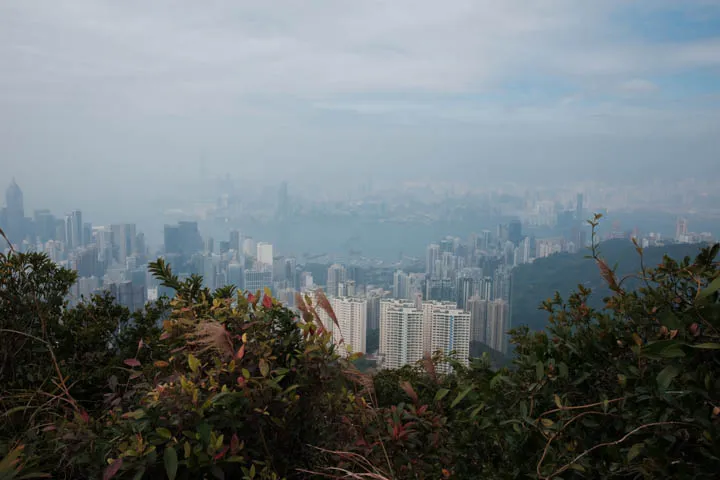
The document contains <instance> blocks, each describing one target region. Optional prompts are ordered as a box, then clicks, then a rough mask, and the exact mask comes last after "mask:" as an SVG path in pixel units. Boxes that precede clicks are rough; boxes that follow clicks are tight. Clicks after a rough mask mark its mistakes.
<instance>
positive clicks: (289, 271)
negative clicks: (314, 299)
mask: <svg viewBox="0 0 720 480" xmlns="http://www.w3.org/2000/svg"><path fill="white" fill-rule="evenodd" d="M297 277H298V275H297V259H296V258H295V257H288V258H286V259H285V280H286V281H287V286H288V288H292V289H296V288H297V287H298V281H297Z"/></svg>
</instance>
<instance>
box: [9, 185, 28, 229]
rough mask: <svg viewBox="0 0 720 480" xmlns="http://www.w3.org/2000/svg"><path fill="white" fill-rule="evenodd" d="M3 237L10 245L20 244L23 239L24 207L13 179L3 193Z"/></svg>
mask: <svg viewBox="0 0 720 480" xmlns="http://www.w3.org/2000/svg"><path fill="white" fill-rule="evenodd" d="M5 220H6V222H7V226H6V227H5V235H7V237H8V239H9V240H10V241H11V242H12V243H20V242H22V241H23V239H24V238H25V234H26V233H27V232H25V205H24V203H23V193H22V190H20V187H19V186H18V184H17V183H15V179H14V178H13V180H12V182H10V186H9V187H8V188H7V190H6V191H5Z"/></svg>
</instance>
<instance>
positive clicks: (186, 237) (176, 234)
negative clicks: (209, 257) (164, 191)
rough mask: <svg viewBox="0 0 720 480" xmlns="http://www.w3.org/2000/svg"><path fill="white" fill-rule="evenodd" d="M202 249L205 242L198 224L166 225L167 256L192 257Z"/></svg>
mask: <svg viewBox="0 0 720 480" xmlns="http://www.w3.org/2000/svg"><path fill="white" fill-rule="evenodd" d="M133 228H134V226H133ZM202 249H203V241H202V237H201V236H200V231H199V230H198V225H197V222H179V223H178V224H177V225H165V254H176V255H185V256H190V255H192V254H193V253H197V252H200V251H201V250H202Z"/></svg>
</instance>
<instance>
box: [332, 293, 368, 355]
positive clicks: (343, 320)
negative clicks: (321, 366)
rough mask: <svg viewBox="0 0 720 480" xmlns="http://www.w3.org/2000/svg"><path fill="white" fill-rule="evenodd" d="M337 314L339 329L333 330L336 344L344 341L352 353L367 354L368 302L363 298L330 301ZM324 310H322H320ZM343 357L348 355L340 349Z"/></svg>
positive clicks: (339, 298)
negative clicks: (341, 340)
mask: <svg viewBox="0 0 720 480" xmlns="http://www.w3.org/2000/svg"><path fill="white" fill-rule="evenodd" d="M330 305H331V306H332V308H333V311H334V312H335V316H336V317H337V321H338V325H339V327H338V328H335V329H334V330H333V338H334V339H335V341H336V342H339V339H340V338H342V339H344V344H345V345H346V346H348V347H349V349H350V351H351V352H352V353H356V352H361V353H365V337H366V334H367V302H366V301H365V299H361V298H350V297H337V298H331V299H330ZM320 310H322V309H320ZM339 352H340V354H341V355H345V354H346V353H347V349H346V348H342V347H340V348H339Z"/></svg>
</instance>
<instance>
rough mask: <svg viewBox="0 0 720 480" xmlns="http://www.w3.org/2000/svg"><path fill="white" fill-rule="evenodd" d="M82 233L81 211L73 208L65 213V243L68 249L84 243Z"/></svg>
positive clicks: (78, 246)
mask: <svg viewBox="0 0 720 480" xmlns="http://www.w3.org/2000/svg"><path fill="white" fill-rule="evenodd" d="M83 233H84V229H83V221H82V212H81V211H80V210H75V211H73V212H72V213H69V214H67V215H65V243H66V245H67V247H68V250H72V249H73V248H80V247H82V246H83V245H84V244H85V243H84V241H83Z"/></svg>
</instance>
